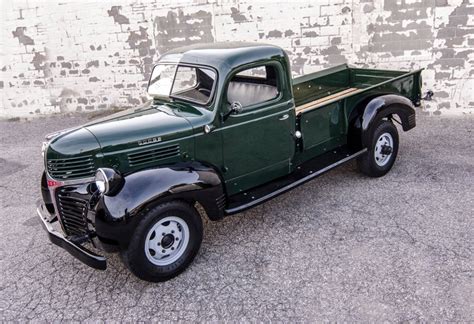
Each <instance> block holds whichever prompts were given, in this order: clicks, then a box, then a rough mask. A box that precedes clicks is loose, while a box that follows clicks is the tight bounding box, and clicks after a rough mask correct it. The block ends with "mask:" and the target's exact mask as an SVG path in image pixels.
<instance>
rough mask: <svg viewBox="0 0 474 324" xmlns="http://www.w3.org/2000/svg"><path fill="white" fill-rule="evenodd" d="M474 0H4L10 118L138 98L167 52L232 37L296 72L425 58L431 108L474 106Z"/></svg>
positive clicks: (0, 104)
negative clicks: (259, 46)
mask: <svg viewBox="0 0 474 324" xmlns="http://www.w3.org/2000/svg"><path fill="white" fill-rule="evenodd" d="M473 1H474V0H437V1H434V0H397V1H384V0H313V1H309V0H307V1H291V2H290V1H264V0H258V1H248V0H208V1H206V0H194V1H193V0H179V1H176V0H166V1H158V2H156V1H154V0H142V1H131V0H130V1H124V0H116V1H110V0H107V1H92V0H85V1H79V0H61V1H54V0H48V1H40V0H2V1H1V2H0V19H1V20H0V36H1V37H0V96H1V101H0V118H8V117H16V116H35V115H43V114H50V113H64V112H70V111H87V110H100V109H107V108H112V107H115V106H134V105H137V104H139V103H141V102H143V101H144V100H147V97H146V94H145V88H144V87H145V86H146V78H147V76H148V73H149V69H150V66H151V65H152V64H153V62H156V60H157V58H158V56H159V55H160V54H161V53H162V52H164V51H166V50H168V49H170V48H173V47H175V46H180V45H185V44H188V43H191V42H193V41H196V42H203V41H230V40H240V41H256V42H265V43H271V44H275V45H279V46H281V47H283V48H285V49H286V50H287V51H288V53H289V55H290V58H291V60H292V63H293V72H292V73H293V74H294V75H298V74H302V73H310V72H313V71H317V70H320V69H323V68H326V67H329V66H331V65H335V64H339V63H342V62H348V63H349V64H352V65H355V66H366V67H371V68H375V67H378V68H388V69H416V68H421V67H423V68H426V70H425V71H424V72H423V80H424V86H425V88H426V89H433V90H434V91H435V93H436V100H435V101H433V102H431V103H430V104H428V105H427V111H429V112H431V113H433V114H472V112H473V111H474V89H473V88H474V81H473V78H474V70H473V62H474V3H473ZM180 30H181V31H183V30H186V31H187V32H181V33H180ZM180 38H182V39H184V41H179V39H180ZM177 40H178V41H177Z"/></svg>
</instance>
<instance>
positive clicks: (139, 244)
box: [122, 201, 203, 282]
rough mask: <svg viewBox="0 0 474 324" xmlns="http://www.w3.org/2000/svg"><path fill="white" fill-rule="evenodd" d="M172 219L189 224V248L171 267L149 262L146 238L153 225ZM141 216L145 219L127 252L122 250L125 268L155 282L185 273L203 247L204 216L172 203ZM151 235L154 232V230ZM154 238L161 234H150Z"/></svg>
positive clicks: (187, 205)
mask: <svg viewBox="0 0 474 324" xmlns="http://www.w3.org/2000/svg"><path fill="white" fill-rule="evenodd" d="M171 216H173V217H177V218H179V219H181V220H183V221H184V222H185V223H186V225H187V226H188V229H189V240H188V242H187V244H186V246H185V247H184V246H183V247H182V249H183V251H184V252H182V255H181V256H180V257H179V258H178V259H177V260H176V261H174V262H173V263H170V264H168V265H157V264H154V263H153V262H152V261H150V259H149V257H150V256H147V253H146V252H145V250H146V248H145V242H148V241H147V235H148V233H149V232H150V231H151V229H152V228H153V226H155V225H156V224H160V220H162V219H164V218H165V217H171ZM141 217H142V220H141V221H140V223H139V224H138V226H137V228H136V229H135V232H134V234H133V237H132V239H131V241H130V244H129V246H128V248H127V250H125V251H122V259H123V261H124V263H125V265H126V266H127V267H128V268H129V269H130V271H131V272H132V273H133V274H134V275H136V276H137V277H138V278H140V279H143V280H146V281H152V282H160V281H166V280H169V279H171V278H173V277H175V276H177V275H178V274H180V273H181V272H183V271H184V270H185V269H186V268H187V267H188V266H189V265H190V264H191V262H192V261H193V260H194V257H195V256H196V255H197V253H198V251H199V248H200V246H201V242H202V236H203V227H202V220H201V216H200V215H199V214H198V213H197V211H196V210H195V209H194V208H193V207H191V206H190V205H189V204H187V203H185V202H182V201H171V202H167V203H163V204H161V205H157V206H155V207H153V208H151V209H150V210H148V211H147V212H145V213H144V214H143V215H141ZM164 224H166V222H164ZM168 224H169V222H168ZM180 231H181V230H180ZM152 233H155V231H153V232H152ZM154 235H159V234H151V237H154ZM171 241H173V240H171ZM161 244H163V241H161ZM149 251H150V250H149ZM163 251H164V250H163ZM150 252H153V251H150ZM149 254H150V253H149ZM150 255H151V254H150ZM151 258H153V256H151Z"/></svg>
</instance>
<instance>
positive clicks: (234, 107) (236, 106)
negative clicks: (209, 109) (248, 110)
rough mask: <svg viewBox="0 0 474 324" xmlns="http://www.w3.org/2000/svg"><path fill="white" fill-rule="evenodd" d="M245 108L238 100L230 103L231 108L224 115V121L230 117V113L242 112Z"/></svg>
mask: <svg viewBox="0 0 474 324" xmlns="http://www.w3.org/2000/svg"><path fill="white" fill-rule="evenodd" d="M242 110H243V107H242V104H241V103H240V102H238V101H234V102H232V103H231V104H230V109H229V111H228V112H227V113H225V114H224V115H222V121H225V120H227V118H229V116H230V115H232V114H235V115H237V114H240V113H241V112H242Z"/></svg>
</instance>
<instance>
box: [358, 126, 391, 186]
mask: <svg viewBox="0 0 474 324" xmlns="http://www.w3.org/2000/svg"><path fill="white" fill-rule="evenodd" d="M369 143H370V145H369V147H368V148H367V149H368V151H367V154H364V155H363V156H361V157H360V158H359V159H358V166H359V170H360V171H361V172H362V173H364V174H366V175H368V176H369V177H381V176H384V175H385V174H386V173H387V172H388V171H390V169H391V168H392V166H393V164H394V163H395V159H396V158H397V153H398V131H397V128H396V127H395V125H394V124H393V123H392V122H391V121H388V120H381V121H380V122H379V124H378V125H377V126H375V127H374V131H373V132H372V136H371V138H370V140H369Z"/></svg>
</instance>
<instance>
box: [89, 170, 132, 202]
mask: <svg viewBox="0 0 474 324" xmlns="http://www.w3.org/2000/svg"><path fill="white" fill-rule="evenodd" d="M124 182H125V181H124V179H123V177H122V176H121V175H120V174H119V173H118V172H116V171H115V170H114V169H109V168H100V169H97V171H96V172H95V185H96V186H97V189H98V190H99V191H100V193H103V194H104V195H108V196H113V195H114V194H116V193H117V192H118V191H119V190H120V189H121V188H122V186H123V183H124Z"/></svg>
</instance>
